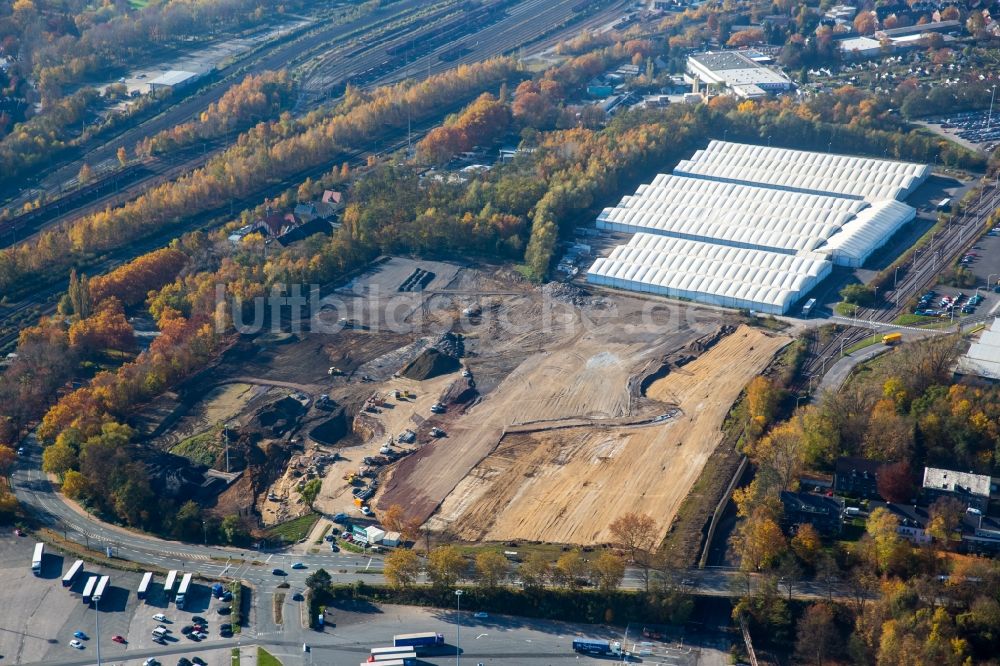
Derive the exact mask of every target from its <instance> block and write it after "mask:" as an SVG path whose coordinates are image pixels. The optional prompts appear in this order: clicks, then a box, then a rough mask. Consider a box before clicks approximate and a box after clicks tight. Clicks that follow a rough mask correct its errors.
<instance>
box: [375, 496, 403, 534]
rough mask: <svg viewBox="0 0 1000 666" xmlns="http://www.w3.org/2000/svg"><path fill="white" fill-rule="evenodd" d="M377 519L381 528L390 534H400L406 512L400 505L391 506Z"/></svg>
mask: <svg viewBox="0 0 1000 666" xmlns="http://www.w3.org/2000/svg"><path fill="white" fill-rule="evenodd" d="M380 514H381V515H380V516H379V519H380V520H381V522H382V527H384V528H385V529H386V530H388V531H390V532H402V531H403V524H404V523H405V521H406V511H405V510H404V509H403V505H401V504H397V503H394V504H391V505H389V508H387V509H386V510H385V511H381V512H380Z"/></svg>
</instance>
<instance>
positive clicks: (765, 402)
mask: <svg viewBox="0 0 1000 666" xmlns="http://www.w3.org/2000/svg"><path fill="white" fill-rule="evenodd" d="M779 398H780V394H779V391H778V388H777V387H776V386H775V385H774V384H773V383H772V382H771V380H769V379H768V378H767V377H762V376H757V377H754V378H753V379H752V380H750V383H749V384H748V385H747V389H746V407H747V419H748V423H747V432H748V433H749V434H750V436H751V439H755V438H757V437H759V436H760V435H761V434H763V432H764V430H765V429H766V428H767V426H768V425H769V424H770V423H771V420H772V419H773V418H774V412H775V410H776V409H777V407H778V400H779Z"/></svg>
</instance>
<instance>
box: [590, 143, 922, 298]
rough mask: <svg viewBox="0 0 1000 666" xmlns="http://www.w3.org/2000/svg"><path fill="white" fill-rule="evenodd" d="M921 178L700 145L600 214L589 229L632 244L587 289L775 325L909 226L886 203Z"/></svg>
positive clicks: (603, 265) (874, 166) (884, 167)
mask: <svg viewBox="0 0 1000 666" xmlns="http://www.w3.org/2000/svg"><path fill="white" fill-rule="evenodd" d="M678 174H679V175H678ZM928 175H930V168H929V167H927V166H926V165H921V164H911V163H906V162H895V161H889V160H875V159H869V158H862V157H850V156H843V155H829V154H825V153H812V152H807V151H797V150H786V149H781V148H765V147H762V146H749V145H745V144H736V143H728V142H722V141H712V142H711V143H710V144H709V146H708V148H707V149H705V150H701V151H698V152H697V153H695V154H694V155H693V156H692V158H691V159H690V160H685V161H683V162H681V163H680V164H679V165H678V167H677V169H675V175H667V174H659V175H657V176H656V178H654V179H653V181H652V182H651V183H649V184H648V185H641V186H640V187H639V188H638V189H637V190H636V192H635V194H633V195H631V196H626V197H624V198H623V199H622V200H621V202H619V204H618V205H617V206H615V207H613V208H606V209H604V211H602V212H601V214H600V215H599V216H598V218H597V227H598V228H599V229H605V230H608V231H616V232H626V233H635V234H636V235H635V236H634V237H633V239H632V241H631V242H629V243H627V244H626V245H622V246H619V247H617V248H615V249H614V250H613V251H612V253H611V255H610V256H608V257H606V258H599V259H597V260H596V261H595V262H594V264H593V266H591V268H590V271H589V273H588V278H587V279H588V281H589V282H591V283H593V284H601V285H606V286H614V287H620V288H625V289H630V290H633V291H644V292H649V293H657V294H661V295H666V296H671V297H678V298H687V299H691V300H694V301H698V302H702V303H708V304H712V305H721V306H725V307H736V308H747V309H752V310H758V311H761V312H765V313H770V314H783V313H785V312H787V311H788V310H789V309H790V308H791V307H792V306H793V305H794V304H795V303H796V302H798V301H799V300H800V299H801V298H802V297H803V296H804V295H805V294H806V293H808V291H809V290H811V289H812V288H813V287H815V286H816V284H817V283H818V282H819V281H820V280H822V279H823V278H825V277H826V276H827V275H829V273H830V271H831V270H832V267H833V266H834V265H838V266H849V267H859V266H861V265H862V264H864V262H865V261H866V260H867V259H868V257H870V256H871V254H872V253H873V252H875V251H876V250H878V249H879V248H880V247H882V245H883V244H885V242H886V241H888V240H889V239H890V238H891V237H892V236H893V234H895V233H896V232H897V231H898V230H899V229H900V228H902V227H903V226H904V225H905V224H907V223H909V222H910V221H912V220H913V219H914V217H915V216H916V210H915V209H914V208H912V207H911V206H908V205H906V204H904V203H902V202H900V201H898V199H901V198H903V197H905V196H907V195H908V194H909V193H911V192H912V191H913V190H915V189H916V188H917V187H918V186H919V185H920V184H921V183H922V182H923V181H924V180H926V178H927V177H928ZM781 257H784V259H781Z"/></svg>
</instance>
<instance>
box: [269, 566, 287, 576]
mask: <svg viewBox="0 0 1000 666" xmlns="http://www.w3.org/2000/svg"><path fill="white" fill-rule="evenodd" d="M271 575H273V576H287V575H288V574H286V573H285V572H284V571H283V570H281V569H278V568H274V569H271Z"/></svg>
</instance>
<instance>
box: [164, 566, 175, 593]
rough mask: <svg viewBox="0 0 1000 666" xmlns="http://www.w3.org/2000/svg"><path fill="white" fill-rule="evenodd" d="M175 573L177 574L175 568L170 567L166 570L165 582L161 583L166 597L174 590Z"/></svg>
mask: <svg viewBox="0 0 1000 666" xmlns="http://www.w3.org/2000/svg"><path fill="white" fill-rule="evenodd" d="M177 574H178V571H177V569H171V570H170V571H168V572H167V580H166V582H164V583H163V593H164V594H165V595H167V598H168V599H169V598H170V595H171V594H172V593H173V591H174V585H176V584H177Z"/></svg>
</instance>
